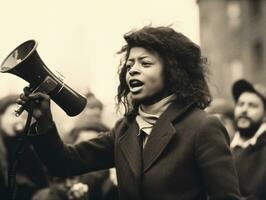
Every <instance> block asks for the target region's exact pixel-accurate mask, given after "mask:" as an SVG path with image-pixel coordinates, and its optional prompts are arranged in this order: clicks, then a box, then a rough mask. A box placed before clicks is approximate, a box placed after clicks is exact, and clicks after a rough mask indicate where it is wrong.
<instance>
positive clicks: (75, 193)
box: [68, 182, 89, 200]
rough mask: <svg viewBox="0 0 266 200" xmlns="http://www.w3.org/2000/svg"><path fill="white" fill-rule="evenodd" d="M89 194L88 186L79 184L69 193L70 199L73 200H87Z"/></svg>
mask: <svg viewBox="0 0 266 200" xmlns="http://www.w3.org/2000/svg"><path fill="white" fill-rule="evenodd" d="M88 193H89V187H88V185H87V184H84V183H81V182H78V183H76V184H74V185H73V186H72V187H71V188H70V190H69V192H68V198H69V199H71V200H83V199H84V200H87V199H88Z"/></svg>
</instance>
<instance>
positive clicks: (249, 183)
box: [231, 79, 266, 200]
mask: <svg viewBox="0 0 266 200" xmlns="http://www.w3.org/2000/svg"><path fill="white" fill-rule="evenodd" d="M232 93H233V97H234V100H235V102H236V104H235V109H234V115H235V123H236V128H237V132H236V134H235V136H234V138H233V141H232V143H231V148H232V151H233V153H234V156H235V160H236V169H237V173H238V176H239V183H240V191H241V193H242V194H243V195H244V196H249V195H251V196H252V197H253V198H254V199H256V200H265V199H266V190H265V186H266V123H265V116H266V115H265V114H266V113H265V109H266V90H265V87H263V86H261V85H258V84H254V85H253V84H251V83H250V82H248V81H247V80H245V79H241V80H238V81H236V82H235V83H234V84H233V87H232Z"/></svg>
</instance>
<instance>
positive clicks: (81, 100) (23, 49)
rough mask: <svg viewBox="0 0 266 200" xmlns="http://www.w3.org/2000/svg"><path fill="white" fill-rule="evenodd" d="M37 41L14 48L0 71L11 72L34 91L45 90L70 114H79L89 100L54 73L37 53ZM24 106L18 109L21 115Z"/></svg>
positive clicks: (29, 41) (30, 41)
mask: <svg viewBox="0 0 266 200" xmlns="http://www.w3.org/2000/svg"><path fill="white" fill-rule="evenodd" d="M36 48H37V42H36V41H35V40H28V41H26V42H24V43H22V44H21V45H19V46H18V47H17V48H16V49H14V50H13V51H12V52H11V53H10V54H9V55H8V56H7V57H6V58H5V59H4V61H3V62H2V64H1V66H0V72H2V73H11V74H14V75H16V76H19V77H20V78H22V79H24V80H25V81H27V82H28V83H29V84H30V88H31V90H32V91H33V92H38V91H41V92H45V93H46V94H48V95H49V96H50V98H51V99H52V100H53V101H54V102H55V103H56V104H57V105H58V106H60V107H61V108H62V109H63V110H64V111H65V112H66V113H67V115H69V116H75V115H78V114H79V113H80V112H81V111H82V110H83V109H84V108H85V106H86V103H87V100H86V98H85V97H83V96H82V95H80V94H78V93H77V92H76V91H74V90H73V89H71V88H70V87H69V86H68V85H66V84H65V83H64V82H63V81H62V80H61V79H60V78H58V77H57V76H56V75H54V74H53V73H52V72H51V71H50V70H49V69H48V67H47V66H46V65H45V64H44V62H43V61H42V60H41V58H40V56H39V54H38V53H37V50H36ZM23 110H24V108H23V107H21V108H19V109H18V110H17V114H18V115H20V114H21V112H23Z"/></svg>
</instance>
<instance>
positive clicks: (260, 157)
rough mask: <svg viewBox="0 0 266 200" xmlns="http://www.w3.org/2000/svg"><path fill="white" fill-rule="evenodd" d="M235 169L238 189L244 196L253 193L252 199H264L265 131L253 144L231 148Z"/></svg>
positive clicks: (265, 176)
mask: <svg viewBox="0 0 266 200" xmlns="http://www.w3.org/2000/svg"><path fill="white" fill-rule="evenodd" d="M233 152H234V156H235V160H236V169H237V173H238V176H239V185H240V191H241V193H242V194H243V195H244V196H248V195H253V198H254V199H257V200H265V199H266V131H264V133H262V135H261V136H260V137H259V138H258V140H257V143H256V144H255V145H250V146H248V147H247V148H245V149H242V148H241V147H238V146H236V147H235V148H234V149H233Z"/></svg>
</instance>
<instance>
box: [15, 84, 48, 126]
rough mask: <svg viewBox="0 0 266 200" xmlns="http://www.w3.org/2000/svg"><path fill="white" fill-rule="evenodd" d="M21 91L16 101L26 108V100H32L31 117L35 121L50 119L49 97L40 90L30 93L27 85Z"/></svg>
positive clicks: (27, 107)
mask: <svg viewBox="0 0 266 200" xmlns="http://www.w3.org/2000/svg"><path fill="white" fill-rule="evenodd" d="M23 92H24V93H22V94H20V96H19V99H18V100H17V103H18V104H19V105H22V106H24V107H25V109H26V110H28V109H29V106H28V102H29V101H30V100H32V101H33V102H34V108H33V117H34V118H35V119H36V120H37V121H40V120H42V119H45V121H52V113H51V108H50V97H49V96H48V95H47V94H45V93H42V92H36V93H31V91H30V88H29V87H25V88H24V89H23Z"/></svg>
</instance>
